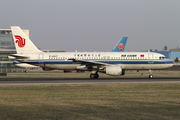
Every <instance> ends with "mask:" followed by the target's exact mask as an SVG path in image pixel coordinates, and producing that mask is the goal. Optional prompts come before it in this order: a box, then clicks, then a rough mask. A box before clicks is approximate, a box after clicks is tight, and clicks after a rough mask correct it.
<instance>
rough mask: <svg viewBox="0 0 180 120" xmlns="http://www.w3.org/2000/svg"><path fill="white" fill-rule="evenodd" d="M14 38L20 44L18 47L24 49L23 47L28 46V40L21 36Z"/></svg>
mask: <svg viewBox="0 0 180 120" xmlns="http://www.w3.org/2000/svg"><path fill="white" fill-rule="evenodd" d="M14 37H15V38H16V39H17V40H16V43H18V46H19V47H20V48H22V47H24V46H25V44H26V39H24V38H22V37H21V36H19V35H14Z"/></svg>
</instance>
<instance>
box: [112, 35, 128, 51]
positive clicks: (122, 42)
mask: <svg viewBox="0 0 180 120" xmlns="http://www.w3.org/2000/svg"><path fill="white" fill-rule="evenodd" d="M127 39H128V37H122V39H121V40H120V41H119V42H118V43H117V45H116V46H115V47H114V49H113V50H112V51H111V52H124V49H125V46H126V42H127Z"/></svg>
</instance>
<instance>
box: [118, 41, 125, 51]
mask: <svg viewBox="0 0 180 120" xmlns="http://www.w3.org/2000/svg"><path fill="white" fill-rule="evenodd" d="M118 47H119V50H120V51H123V48H124V45H123V44H122V43H120V44H119V45H118Z"/></svg>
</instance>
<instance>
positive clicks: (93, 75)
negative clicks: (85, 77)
mask: <svg viewBox="0 0 180 120" xmlns="http://www.w3.org/2000/svg"><path fill="white" fill-rule="evenodd" d="M98 77H99V75H98V74H90V78H91V79H94V78H98Z"/></svg>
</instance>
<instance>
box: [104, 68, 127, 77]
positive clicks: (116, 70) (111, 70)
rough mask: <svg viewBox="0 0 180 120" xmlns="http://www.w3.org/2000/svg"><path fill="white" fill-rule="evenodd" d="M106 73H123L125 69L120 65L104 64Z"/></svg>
mask: <svg viewBox="0 0 180 120" xmlns="http://www.w3.org/2000/svg"><path fill="white" fill-rule="evenodd" d="M106 74H107V75H125V70H122V67H121V66H106Z"/></svg>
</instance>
